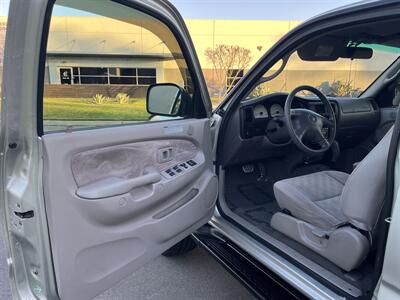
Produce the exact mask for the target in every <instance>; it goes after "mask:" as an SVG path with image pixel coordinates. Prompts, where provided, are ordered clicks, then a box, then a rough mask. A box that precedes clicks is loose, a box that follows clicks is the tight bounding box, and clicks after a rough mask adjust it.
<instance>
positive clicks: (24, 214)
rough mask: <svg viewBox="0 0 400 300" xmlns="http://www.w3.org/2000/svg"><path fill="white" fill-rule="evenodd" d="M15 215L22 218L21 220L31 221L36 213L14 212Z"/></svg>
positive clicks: (29, 211)
mask: <svg viewBox="0 0 400 300" xmlns="http://www.w3.org/2000/svg"><path fill="white" fill-rule="evenodd" d="M14 214H15V215H16V216H17V217H19V218H21V219H30V218H33V217H34V215H35V214H34V213H33V210H28V211H24V212H18V211H14Z"/></svg>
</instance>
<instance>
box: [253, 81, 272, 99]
mask: <svg viewBox="0 0 400 300" xmlns="http://www.w3.org/2000/svg"><path fill="white" fill-rule="evenodd" d="M270 93H271V91H270V89H269V88H268V87H267V86H266V85H264V84H259V85H257V86H256V87H255V88H254V89H253V90H252V91H251V93H250V97H251V98H252V97H260V96H265V95H268V94H270Z"/></svg>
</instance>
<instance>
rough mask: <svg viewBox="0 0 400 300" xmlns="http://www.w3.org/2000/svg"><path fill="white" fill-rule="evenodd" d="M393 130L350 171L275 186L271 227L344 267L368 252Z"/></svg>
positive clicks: (355, 263)
mask: <svg viewBox="0 0 400 300" xmlns="http://www.w3.org/2000/svg"><path fill="white" fill-rule="evenodd" d="M392 131H393V128H391V129H390V130H389V131H388V132H387V134H386V135H385V136H384V137H383V138H382V140H381V141H380V142H379V143H378V145H376V146H375V148H373V149H372V151H371V152H370V153H369V154H368V155H367V156H366V157H365V158H364V159H363V160H362V161H361V162H360V163H359V164H358V165H357V167H356V169H355V170H354V171H353V172H352V173H351V174H350V175H348V174H346V173H343V172H338V171H322V172H317V173H312V174H309V175H304V176H299V177H294V178H289V179H284V180H281V181H278V182H276V183H275V184H274V194H275V198H276V200H277V202H278V204H279V206H280V208H281V209H282V212H278V213H275V214H274V216H273V217H272V219H271V227H272V228H274V229H276V230H278V231H280V232H281V233H283V234H285V235H287V236H288V237H290V238H292V239H294V240H296V241H297V242H299V243H301V244H303V245H304V246H306V247H308V248H310V249H312V250H313V251H315V252H317V253H318V254H320V255H321V256H323V257H325V258H327V259H328V260H330V261H331V262H333V263H334V264H336V265H337V266H339V267H340V268H342V269H344V270H345V271H351V270H353V269H354V268H357V267H358V266H359V265H360V264H361V263H362V262H363V260H364V259H365V257H366V256H367V254H368V252H369V250H370V248H371V246H372V237H373V235H374V229H375V226H376V223H377V220H378V217H379V213H380V211H381V208H382V204H383V200H384V196H385V195H384V194H385V182H386V162H387V156H388V152H389V145H390V139H391V136H392Z"/></svg>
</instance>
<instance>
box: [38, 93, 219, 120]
mask: <svg viewBox="0 0 400 300" xmlns="http://www.w3.org/2000/svg"><path fill="white" fill-rule="evenodd" d="M212 100H213V105H215V104H216V102H217V100H216V99H212ZM43 107H44V119H45V120H70V121H74V120H76V121H82V120H86V121H96V120H98V121H144V120H148V118H149V117H150V115H149V114H148V113H147V111H146V99H143V98H136V99H130V100H129V103H128V104H119V103H117V102H116V101H115V99H110V101H108V102H107V103H104V104H95V103H94V101H93V99H91V98H45V99H44V105H43Z"/></svg>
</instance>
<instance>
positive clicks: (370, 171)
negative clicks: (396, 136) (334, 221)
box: [341, 127, 393, 232]
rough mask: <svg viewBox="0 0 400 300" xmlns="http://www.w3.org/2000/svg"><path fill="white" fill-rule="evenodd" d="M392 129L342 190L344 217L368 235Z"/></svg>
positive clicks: (383, 179) (378, 200)
mask: <svg viewBox="0 0 400 300" xmlns="http://www.w3.org/2000/svg"><path fill="white" fill-rule="evenodd" d="M392 132H393V127H392V128H391V129H390V130H389V131H388V132H387V133H386V135H385V136H384V137H383V138H382V140H381V141H380V142H379V143H378V144H377V145H376V146H375V148H373V149H372V150H371V152H370V153H368V155H367V156H366V157H365V158H364V159H363V160H362V161H361V162H360V163H359V164H358V165H357V167H356V169H355V170H354V171H353V172H352V173H351V174H350V176H349V178H348V179H347V181H346V184H345V186H344V188H343V192H342V196H341V205H342V211H343V213H344V215H345V216H346V217H347V218H348V220H349V222H350V223H351V224H352V225H354V226H355V227H357V228H359V229H362V230H366V231H369V232H371V231H372V230H373V228H374V226H375V224H376V222H377V219H378V216H379V213H380V211H381V208H382V204H383V200H384V197H385V187H386V186H385V183H386V164H387V157H388V153H389V146H390V140H391V136H392Z"/></svg>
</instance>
